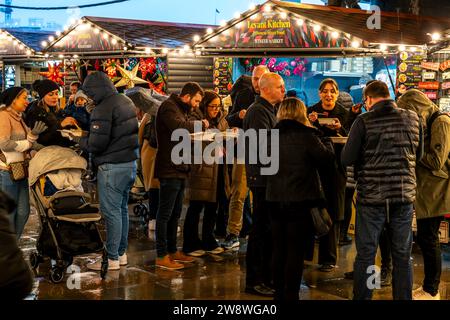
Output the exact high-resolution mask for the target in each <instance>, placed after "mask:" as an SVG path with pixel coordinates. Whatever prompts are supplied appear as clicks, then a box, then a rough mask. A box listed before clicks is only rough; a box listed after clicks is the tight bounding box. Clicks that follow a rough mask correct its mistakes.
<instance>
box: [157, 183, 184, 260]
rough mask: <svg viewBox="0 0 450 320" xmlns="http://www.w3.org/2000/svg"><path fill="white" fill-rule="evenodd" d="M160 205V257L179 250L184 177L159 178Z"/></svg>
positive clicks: (158, 220)
mask: <svg viewBox="0 0 450 320" xmlns="http://www.w3.org/2000/svg"><path fill="white" fill-rule="evenodd" d="M159 182H160V189H159V207H158V212H157V213H156V254H157V256H158V257H159V258H162V257H164V256H166V255H167V254H168V253H175V252H177V228H178V219H179V218H180V215H181V209H182V208H183V197H184V188H185V180H184V179H164V178H161V179H159Z"/></svg>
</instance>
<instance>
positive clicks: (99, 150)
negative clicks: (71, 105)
mask: <svg viewBox="0 0 450 320" xmlns="http://www.w3.org/2000/svg"><path fill="white" fill-rule="evenodd" d="M82 90H83V91H84V92H85V93H86V95H87V96H88V97H90V98H91V99H92V100H93V101H94V102H95V104H96V106H95V107H94V110H93V111H92V113H91V125H90V131H89V136H88V137H87V138H82V139H81V141H79V143H80V146H81V148H82V149H83V150H86V151H87V152H89V153H91V154H92V158H93V163H94V165H95V166H96V167H98V172H97V190H98V197H99V202H100V210H101V212H102V214H103V216H104V218H105V221H106V250H107V252H108V264H109V270H118V269H120V266H124V265H126V264H128V261H127V255H126V250H127V247H128V194H129V192H130V189H131V187H132V186H133V183H134V180H135V178H136V159H137V158H138V148H139V144H138V136H137V133H138V121H137V117H136V107H135V106H134V104H133V102H132V101H131V100H130V98H128V97H127V96H125V95H123V94H119V93H118V92H117V89H116V88H115V86H114V84H113V83H112V82H111V80H110V79H109V78H108V76H107V75H106V74H105V73H103V72H94V73H91V74H90V75H89V76H87V77H86V79H85V80H84V83H83V87H82ZM88 268H89V269H92V270H100V269H101V260H99V261H97V262H95V263H93V264H89V265H88Z"/></svg>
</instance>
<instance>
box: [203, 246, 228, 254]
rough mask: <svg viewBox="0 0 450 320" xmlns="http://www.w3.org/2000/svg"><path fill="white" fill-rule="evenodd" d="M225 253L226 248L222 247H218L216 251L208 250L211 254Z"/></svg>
mask: <svg viewBox="0 0 450 320" xmlns="http://www.w3.org/2000/svg"><path fill="white" fill-rule="evenodd" d="M224 251H225V249H224V248H222V247H217V248H215V249H213V250H207V251H206V252H208V253H211V254H220V253H222V252H224Z"/></svg>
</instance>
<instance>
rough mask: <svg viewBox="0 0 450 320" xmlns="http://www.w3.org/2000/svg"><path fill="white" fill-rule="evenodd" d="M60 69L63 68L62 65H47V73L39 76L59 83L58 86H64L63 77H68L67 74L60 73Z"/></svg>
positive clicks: (41, 73)
mask: <svg viewBox="0 0 450 320" xmlns="http://www.w3.org/2000/svg"><path fill="white" fill-rule="evenodd" d="M61 68H63V63H62V62H61V63H58V64H56V63H55V64H54V65H53V64H51V63H50V62H49V63H48V71H47V72H39V74H40V75H41V76H44V77H46V78H47V79H49V80H52V81H53V82H56V83H59V84H60V85H64V77H65V76H67V75H68V73H67V72H61Z"/></svg>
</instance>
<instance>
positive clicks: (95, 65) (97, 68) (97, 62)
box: [94, 59, 100, 71]
mask: <svg viewBox="0 0 450 320" xmlns="http://www.w3.org/2000/svg"><path fill="white" fill-rule="evenodd" d="M94 68H95V70H97V71H99V70H100V60H98V59H95V63H94Z"/></svg>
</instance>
